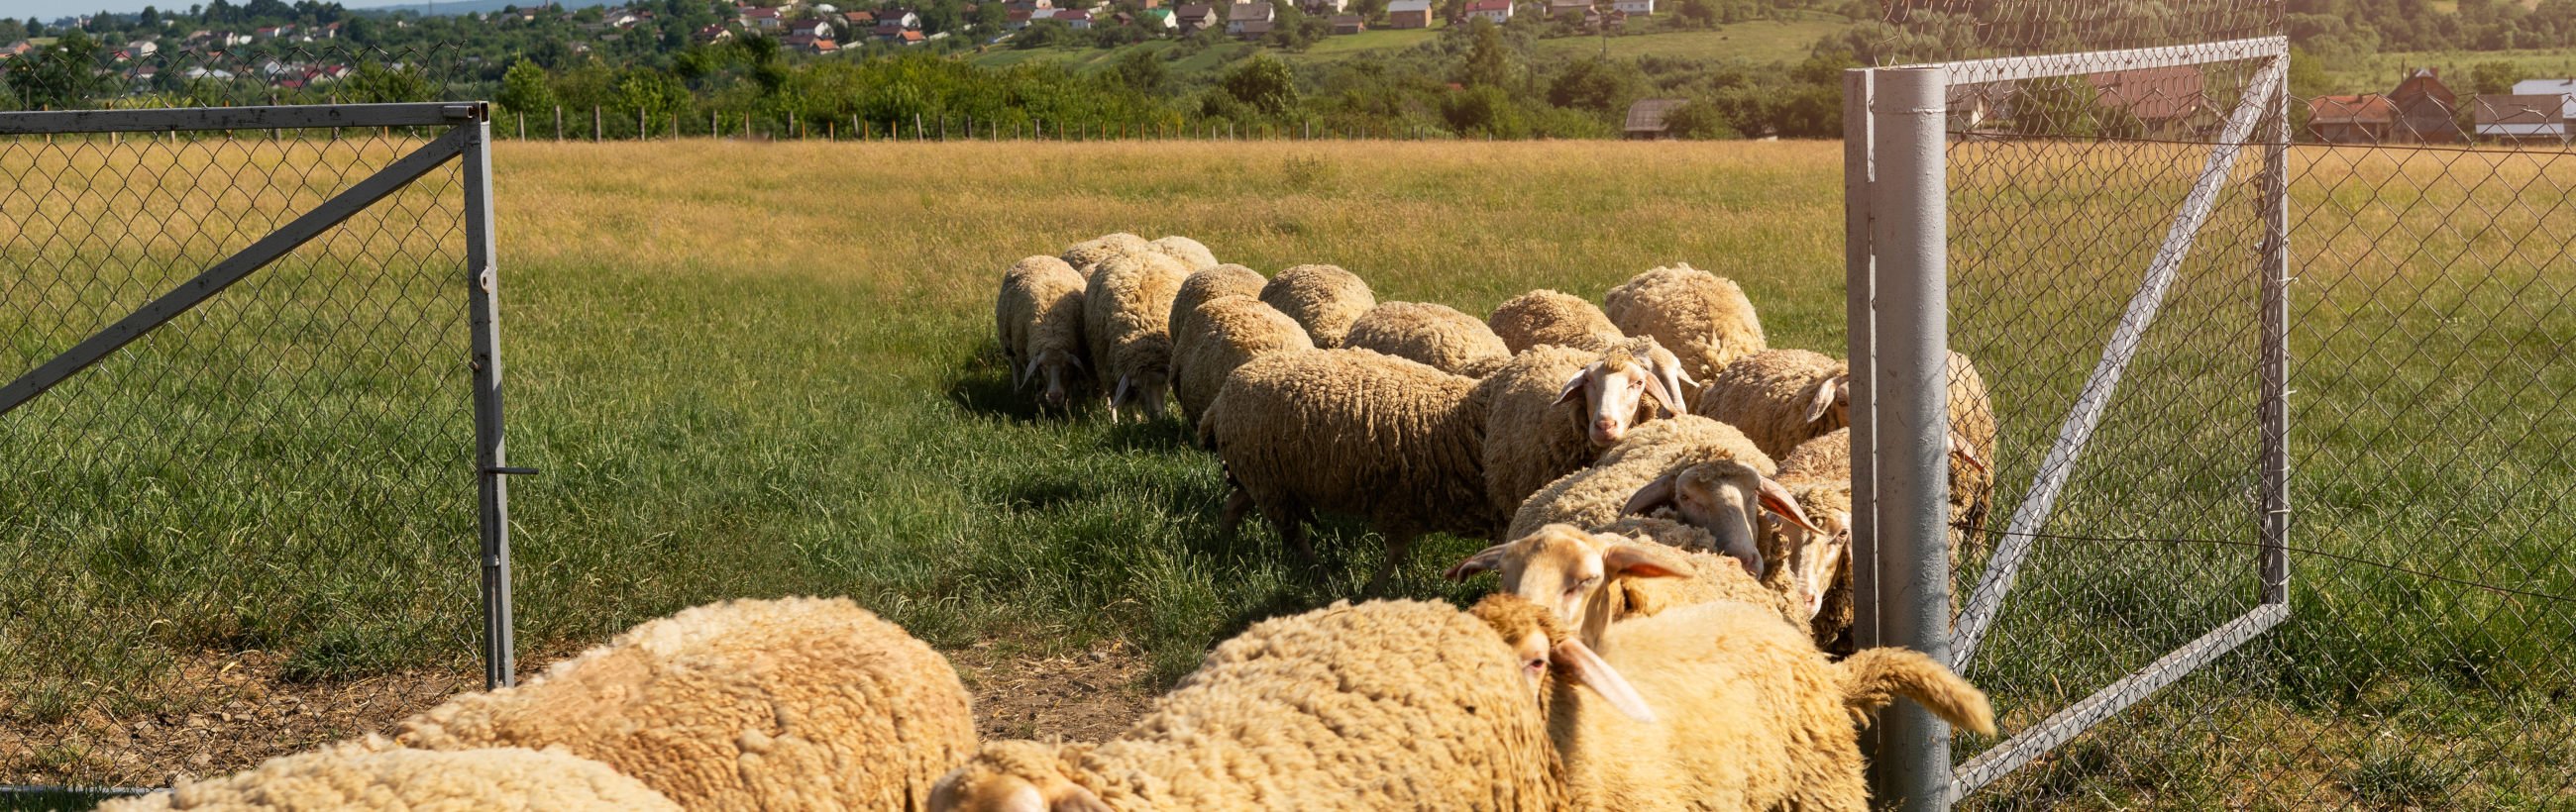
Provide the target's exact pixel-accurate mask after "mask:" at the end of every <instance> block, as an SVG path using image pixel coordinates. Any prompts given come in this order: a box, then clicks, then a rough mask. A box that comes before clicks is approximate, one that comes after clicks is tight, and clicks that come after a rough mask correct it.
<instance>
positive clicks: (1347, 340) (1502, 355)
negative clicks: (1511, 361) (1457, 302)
mask: <svg viewBox="0 0 2576 812" xmlns="http://www.w3.org/2000/svg"><path fill="white" fill-rule="evenodd" d="M1342 346H1344V347H1349V348H1352V349H1362V350H1376V351H1378V352H1382V353H1385V354H1388V355H1392V356H1395V357H1397V358H1410V359H1413V360H1415V361H1420V362H1422V363H1425V364H1430V365H1431V366H1432V367H1433V368H1435V369H1438V370H1440V371H1442V372H1446V373H1449V374H1451V375H1465V376H1467V377H1470V378H1477V377H1483V373H1486V372H1490V371H1493V369H1494V368H1495V367H1496V366H1499V365H1501V363H1502V361H1503V359H1506V358H1510V357H1511V355H1512V352H1511V350H1509V349H1506V348H1504V346H1503V340H1502V339H1501V338H1499V337H1497V336H1495V335H1494V331H1493V330H1492V329H1490V328H1487V327H1486V326H1485V323H1484V322H1481V321H1477V320H1476V317H1474V316H1470V315H1467V314H1465V313H1460V312H1458V311H1457V310H1454V309H1451V308H1450V307H1449V306H1447V305H1436V304H1422V303H1419V302H1380V303H1379V304H1378V306H1376V307H1372V308H1369V311H1368V312H1367V313H1366V314H1363V315H1361V316H1360V318H1359V320H1358V321H1355V322H1352V323H1351V329H1350V332H1348V333H1346V334H1344V335H1343V337H1342Z"/></svg>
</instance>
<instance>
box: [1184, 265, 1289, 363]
mask: <svg viewBox="0 0 2576 812" xmlns="http://www.w3.org/2000/svg"><path fill="white" fill-rule="evenodd" d="M1266 281H1268V280H1265V279H1262V278H1261V272H1260V271H1255V270H1253V269H1251V268H1246V267H1243V266H1241V265H1218V266H1215V267H1211V268H1201V269H1199V270H1196V271H1191V272H1190V275H1189V276H1185V277H1182V278H1181V290H1180V292H1179V293H1175V294H1173V295H1172V320H1171V334H1172V376H1173V377H1174V378H1175V379H1177V378H1179V377H1180V372H1181V370H1180V357H1181V356H1183V355H1188V354H1189V351H1190V348H1189V347H1188V346H1186V345H1184V344H1183V343H1182V338H1181V337H1182V336H1184V335H1195V334H1196V332H1195V331H1193V330H1192V329H1191V327H1190V321H1191V320H1192V319H1196V318H1198V310H1199V306H1200V305H1203V304H1206V303H1207V302H1208V300H1210V299H1215V298H1218V297H1221V296H1228V295H1233V294H1242V295H1245V296H1260V295H1261V285H1262V283H1263V282H1266ZM1219 380H1222V379H1219Z"/></svg>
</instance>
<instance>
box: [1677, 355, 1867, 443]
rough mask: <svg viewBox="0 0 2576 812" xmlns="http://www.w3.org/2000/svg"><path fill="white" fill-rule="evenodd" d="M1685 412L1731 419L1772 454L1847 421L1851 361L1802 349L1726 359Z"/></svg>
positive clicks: (1848, 422) (1848, 419) (1729, 420)
mask: <svg viewBox="0 0 2576 812" xmlns="http://www.w3.org/2000/svg"><path fill="white" fill-rule="evenodd" d="M1691 412H1692V413H1693V414H1697V415H1699V416H1701V417H1707V418H1713V419H1716V420H1719V421H1723V422H1726V423H1729V424H1732V425H1734V426H1735V427H1736V428H1737V429H1740V430H1742V431H1743V432H1744V436H1746V437H1750V438H1752V439H1753V444H1754V445H1756V446H1760V447H1761V448H1762V453H1765V454H1769V455H1771V456H1772V457H1773V458H1774V459H1777V458H1779V457H1781V456H1784V455H1787V454H1788V453H1789V451H1790V449H1794V448H1797V447H1798V444H1799V443H1803V442H1806V441H1807V440H1809V439H1811V438H1813V437H1815V436H1817V435H1820V434H1824V433H1826V432H1830V431H1833V430H1834V429H1838V428H1842V427H1844V426H1848V425H1851V367H1850V365H1848V364H1845V363H1843V362H1841V361H1837V360H1834V358H1833V357H1831V356H1828V355H1825V354H1824V353H1819V352H1810V351H1807V350H1763V351H1761V352H1757V353H1753V354H1751V355H1747V356H1744V357H1742V358H1737V359H1735V361H1734V362H1732V363H1729V364H1727V365H1726V368H1725V369H1721V370H1718V372H1717V375H1715V376H1714V377H1711V378H1709V379H1708V381H1707V385H1706V386H1705V387H1703V388H1702V389H1700V392H1699V400H1698V401H1697V402H1695V403H1693V404H1691Z"/></svg>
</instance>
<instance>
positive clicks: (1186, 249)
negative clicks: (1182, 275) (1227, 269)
mask: <svg viewBox="0 0 2576 812" xmlns="http://www.w3.org/2000/svg"><path fill="white" fill-rule="evenodd" d="M1146 245H1148V246H1151V247H1152V248H1153V250H1154V251H1155V252H1156V253H1159V254H1162V255H1163V256H1167V257H1171V258H1173V259H1177V260H1180V261H1181V264H1183V265H1188V266H1190V270H1193V271H1195V270H1199V269H1202V268H1209V267H1214V266H1215V265H1216V252H1214V251H1209V250H1208V247H1207V244H1206V243H1202V242H1199V241H1197V240H1193V239H1190V238H1188V237H1183V236H1179V235H1173V236H1169V237H1163V238H1161V239H1157V240H1155V241H1153V242H1150V243H1146Z"/></svg>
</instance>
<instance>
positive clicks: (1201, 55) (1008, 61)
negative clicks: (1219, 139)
mask: <svg viewBox="0 0 2576 812" xmlns="http://www.w3.org/2000/svg"><path fill="white" fill-rule="evenodd" d="M1849 24H1850V23H1849V22H1847V21H1842V20H1821V19H1801V20H1789V21H1773V20H1755V21H1750V22H1742V23H1736V24H1733V25H1728V26H1725V27H1724V28H1721V29H1719V30H1716V31H1676V32H1664V33H1652V34H1634V35H1625V36H1614V37H1609V38H1608V39H1607V40H1606V42H1607V46H1606V47H1607V49H1608V52H1609V54H1610V55H1611V56H1613V57H1617V58H1621V59H1632V60H1633V59H1639V58H1644V57H1658V58H1665V59H1688V60H1705V61H1710V62H1742V63H1748V64H1754V65H1770V64H1775V63H1782V62H1796V61H1798V60H1800V59H1804V58H1806V56H1807V49H1808V47H1809V46H1812V45H1814V44H1815V42H1816V40H1818V39H1821V38H1823V37H1825V36H1827V35H1830V34H1833V33H1834V32H1836V31H1839V30H1841V29H1842V28H1844V27H1846V26H1848V25H1849ZM1439 29H1440V27H1439V26H1435V27H1433V28H1417V29H1404V30H1396V29H1381V30H1375V31H1368V32H1364V33H1359V34H1349V35H1344V36H1336V37H1326V38H1324V39H1323V40H1322V41H1320V42H1317V43H1315V44H1314V45H1313V46H1312V47H1309V48H1307V49H1306V50H1304V51H1284V50H1280V49H1278V48H1272V47H1268V46H1263V45H1256V44H1253V43H1247V42H1231V41H1229V42H1225V43H1221V44H1218V45H1214V46H1211V47H1208V48H1206V49H1203V50H1200V51H1198V52H1196V53H1193V54H1190V55H1188V56H1185V57H1182V58H1180V59H1178V60H1173V61H1172V62H1170V63H1168V64H1166V65H1165V67H1166V68H1167V69H1169V70H1170V71H1171V72H1172V73H1173V74H1174V75H1176V76H1181V77H1198V78H1207V77H1213V76H1214V75H1215V74H1216V73H1217V72H1218V71H1219V70H1221V69H1223V68H1224V67H1225V66H1226V65H1229V64H1232V63H1234V62H1235V61H1237V60H1241V59H1245V58H1248V57H1250V56H1251V55H1253V54H1255V53H1268V54H1270V55H1272V56H1276V57H1279V58H1280V59H1284V60H1287V61H1288V63H1289V64H1292V65H1299V66H1308V67H1312V66H1321V65H1325V64H1329V63H1332V62H1335V61H1338V60H1343V59H1349V58H1352V57H1355V56H1362V55H1368V54H1379V55H1392V54H1395V53H1397V52H1401V51H1403V50H1405V49H1408V48H1412V47H1414V46H1417V45H1421V44H1423V43H1426V42H1430V41H1432V40H1433V39H1434V38H1436V37H1438V36H1440V30H1439ZM1604 42H1605V40H1604V39H1603V38H1601V37H1590V36H1576V37H1548V38H1542V39H1539V40H1538V41H1537V43H1536V44H1535V45H1534V46H1532V49H1531V50H1532V52H1533V55H1534V56H1536V57H1538V58H1541V59H1545V60H1564V59H1575V58H1580V57H1586V56H1591V55H1593V54H1597V53H1601V52H1602V51H1603V48H1604V47H1605V46H1604ZM1172 47H1174V43H1172V42H1170V41H1167V40H1157V41H1153V42H1144V43H1139V44H1135V45H1128V46H1122V47H1119V48H1093V47H1078V48H1077V47H1062V46H1057V47H1047V48H1031V49H1028V50H1016V49H1012V48H1010V47H1009V45H1008V43H1005V44H1003V45H1002V46H997V47H996V48H994V49H993V50H989V51H985V52H983V53H981V54H977V55H975V56H973V57H970V59H972V60H973V61H974V62H975V63H976V64H979V65H984V66H987V67H1002V66H1007V65H1016V64H1022V63H1055V64H1060V65H1063V66H1064V67H1066V68H1068V69H1070V70H1074V71H1083V72H1088V71H1098V70H1106V69H1108V67H1109V66H1110V65H1112V64H1115V63H1116V61H1117V59H1118V58H1119V57H1120V56H1122V55H1124V54H1126V53H1127V52H1128V51H1129V50H1131V49H1137V48H1143V49H1151V50H1154V51H1156V52H1158V53H1159V52H1162V51H1165V50H1169V49H1171V48H1172Z"/></svg>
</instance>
